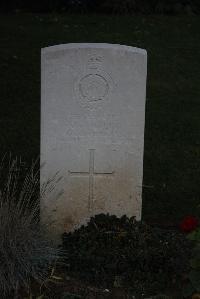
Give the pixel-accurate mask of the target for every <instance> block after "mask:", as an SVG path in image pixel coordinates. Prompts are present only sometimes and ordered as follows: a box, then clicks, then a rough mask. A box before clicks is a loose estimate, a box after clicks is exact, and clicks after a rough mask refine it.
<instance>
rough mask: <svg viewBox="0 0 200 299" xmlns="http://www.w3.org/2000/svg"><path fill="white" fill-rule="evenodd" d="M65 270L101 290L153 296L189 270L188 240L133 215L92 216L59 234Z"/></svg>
mask: <svg viewBox="0 0 200 299" xmlns="http://www.w3.org/2000/svg"><path fill="white" fill-rule="evenodd" d="M63 248H64V249H65V250H66V253H67V256H68V259H67V261H66V262H67V263H68V264H69V270H70V271H72V272H74V273H75V274H76V275H78V276H79V277H80V278H81V279H83V280H87V281H88V282H90V283H91V282H92V283H95V284H97V285H100V286H104V287H105V288H110V287H112V286H113V285H114V286H117V285H120V286H124V287H128V288H132V289H133V290H134V292H135V293H137V294H140V295H141V294H142V293H144V294H146V293H148V295H149V294H150V293H152V294H156V293H158V292H163V291H164V290H165V289H166V288H167V287H170V286H172V285H173V284H174V283H175V284H178V283H179V284H181V279H182V276H183V273H184V272H187V271H188V269H189V262H188V261H189V255H190V242H189V241H188V240H187V239H186V238H185V237H184V235H183V234H182V233H179V232H178V231H175V230H166V229H165V230H163V229H159V228H153V227H150V226H148V225H146V224H144V223H142V222H136V221H135V220H134V218H130V219H129V218H127V217H126V216H123V217H121V218H117V217H116V216H109V215H104V214H100V215H96V216H95V217H92V218H91V220H90V222H89V223H88V225H87V226H82V227H81V228H80V229H78V230H76V231H75V232H73V233H69V234H66V233H64V234H63Z"/></svg>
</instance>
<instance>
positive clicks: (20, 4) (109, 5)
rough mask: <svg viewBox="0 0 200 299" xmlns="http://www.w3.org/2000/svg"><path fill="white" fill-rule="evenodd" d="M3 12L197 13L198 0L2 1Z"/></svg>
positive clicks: (199, 8) (0, 6)
mask: <svg viewBox="0 0 200 299" xmlns="http://www.w3.org/2000/svg"><path fill="white" fill-rule="evenodd" d="M0 9H1V10H3V11H14V10H18V9H19V10H28V11H32V12H55V11H57V12H62V11H73V12H74V11H78V12H95V13H116V14H124V13H125V14H127V13H144V14H149V13H164V14H177V13H187V14H190V13H199V12H200V3H199V1H198V0H43V1H39V0H35V1H26V0H2V1H1V3H0Z"/></svg>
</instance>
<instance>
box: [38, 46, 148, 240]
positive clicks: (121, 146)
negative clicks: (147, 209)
mask: <svg viewBox="0 0 200 299" xmlns="http://www.w3.org/2000/svg"><path fill="white" fill-rule="evenodd" d="M146 68H147V55H146V51H145V50H142V49H138V48H133V47H129V46H122V45H113V44H66V45H59V46H53V47H48V48H44V49H42V89H41V93H42V94H41V164H45V165H44V167H43V168H42V169H41V183H43V182H44V181H46V180H47V179H48V178H49V177H51V176H53V175H54V174H55V173H56V172H57V171H60V174H61V175H62V180H61V181H60V182H59V184H58V185H57V188H56V191H59V189H60V190H61V189H62V190H63V195H62V196H60V198H59V199H57V200H56V199H55V193H54V192H52V193H51V194H50V195H49V196H48V197H47V198H46V199H45V200H43V201H42V202H41V216H42V219H43V221H49V220H52V221H53V222H54V223H53V224H52V225H51V228H50V230H51V233H52V235H59V234H61V233H63V232H64V231H70V230H73V229H75V228H76V227H77V226H79V225H80V224H83V223H86V222H87V221H88V219H89V218H90V216H92V215H95V214H99V213H110V214H116V215H117V216H121V215H123V214H126V215H127V216H133V215H135V216H136V218H137V219H140V218H141V207H142V198H141V192H142V174H143V143H144V122H145V92H146ZM56 191H55V192H56Z"/></svg>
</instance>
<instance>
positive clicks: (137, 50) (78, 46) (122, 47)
mask: <svg viewBox="0 0 200 299" xmlns="http://www.w3.org/2000/svg"><path fill="white" fill-rule="evenodd" d="M87 48H88V49H113V50H124V51H130V52H133V53H137V54H142V55H145V56H146V55H147V51H146V50H145V49H141V48H137V47H132V46H126V45H120V44H107V43H69V44H60V45H55V46H49V47H45V48H41V53H42V54H45V53H47V52H54V51H61V50H69V49H87Z"/></svg>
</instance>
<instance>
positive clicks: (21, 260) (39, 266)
mask: <svg viewBox="0 0 200 299" xmlns="http://www.w3.org/2000/svg"><path fill="white" fill-rule="evenodd" d="M23 167H24V165H23V164H22V163H21V161H20V160H19V159H12V157H11V156H10V157H9V156H4V158H3V159H2V160H1V163H0V236H1V238H0V294H1V298H4V297H6V296H7V298H12V294H13V293H15V294H17V293H18V292H19V290H20V289H21V288H24V289H28V288H29V284H30V280H31V279H34V280H36V281H38V282H39V283H42V282H43V281H44V280H45V279H46V277H48V275H49V270H50V269H51V267H52V265H53V263H54V262H55V261H56V259H57V258H58V257H59V256H60V254H61V250H60V249H58V248H56V247H55V246H54V245H53V244H52V243H51V242H50V241H49V240H48V238H47V236H46V228H47V227H45V225H41V224H39V206H40V205H39V200H40V196H39V195H38V188H39V167H38V163H37V162H35V163H33V165H32V166H31V168H30V169H29V168H28V169H26V171H25V172H23V174H22V169H23ZM54 183H56V180H55V181H54ZM52 188H53V185H52V184H49V183H48V182H47V184H45V185H43V186H42V188H41V197H42V196H47V195H48V194H49V191H50V190H51V189H52Z"/></svg>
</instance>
